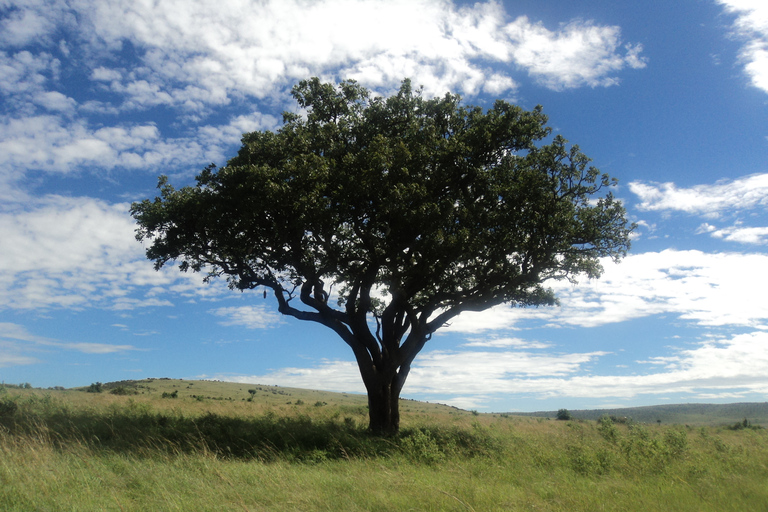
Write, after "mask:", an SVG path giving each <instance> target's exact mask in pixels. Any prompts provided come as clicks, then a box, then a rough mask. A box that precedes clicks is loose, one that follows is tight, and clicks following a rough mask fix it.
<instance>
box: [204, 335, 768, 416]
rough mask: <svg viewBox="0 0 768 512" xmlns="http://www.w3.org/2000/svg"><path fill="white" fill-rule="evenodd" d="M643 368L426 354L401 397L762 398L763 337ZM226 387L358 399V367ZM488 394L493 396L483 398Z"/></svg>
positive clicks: (576, 356) (474, 401) (258, 378)
mask: <svg viewBox="0 0 768 512" xmlns="http://www.w3.org/2000/svg"><path fill="white" fill-rule="evenodd" d="M672 350H673V351H674V353H673V355H672V356H669V357H659V358H656V359H654V360H653V361H650V362H652V363H654V364H653V365H650V367H649V370H648V371H647V372H646V373H643V374H641V375H638V374H633V375H591V374H590V373H589V371H588V370H587V369H586V366H587V365H588V364H589V363H593V362H596V361H597V360H598V359H600V358H602V357H605V356H607V355H608V353H607V352H590V353H573V354H568V353H554V352H552V353H533V352H529V351H501V352H499V351H493V352H487V351H460V352H453V351H425V352H423V353H422V354H420V355H419V356H418V357H417V358H416V360H415V361H414V364H413V367H412V370H411V373H410V375H409V378H408V381H407V382H406V385H405V388H404V390H403V394H404V396H420V397H428V398H427V399H429V400H434V401H438V402H441V403H448V404H451V405H456V406H458V407H469V408H483V407H484V406H485V404H486V403H488V402H490V401H492V400H493V399H494V397H495V398H498V397H499V396H501V395H505V394H515V395H517V396H528V397H535V398H537V399H544V398H553V397H559V398H566V397H567V398H597V399H626V398H633V397H637V396H641V395H656V396H658V395H665V396H669V395H680V396H682V397H683V398H682V399H685V397H688V398H690V399H713V398H722V396H723V395H724V394H725V395H727V396H728V397H730V398H742V397H744V396H745V395H747V394H749V393H765V392H767V391H768V384H766V381H765V368H766V367H767V366H768V333H767V332H765V331H756V332H752V333H745V334H739V335H735V336H733V337H732V338H730V339H712V340H707V341H704V342H701V343H699V344H697V345H695V346H694V347H693V348H685V349H680V348H678V349H672ZM213 378H216V379H219V380H226V381H231V382H242V383H262V384H277V385H280V386H287V387H301V388H307V389H327V390H333V391H348V392H360V393H363V392H365V389H364V386H363V384H362V381H361V378H360V374H359V371H358V369H357V365H356V364H355V363H354V362H350V361H339V360H323V361H322V362H320V364H317V365H315V366H313V367H310V368H282V369H278V370H273V371H271V372H269V373H265V374H261V375H250V376H233V375H217V376H215V377H213ZM490 390H492V391H490Z"/></svg>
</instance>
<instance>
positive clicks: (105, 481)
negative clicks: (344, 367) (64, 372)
mask: <svg viewBox="0 0 768 512" xmlns="http://www.w3.org/2000/svg"><path fill="white" fill-rule="evenodd" d="M101 389H102V392H100V393H87V392H85V390H36V389H7V388H0V510H4V511H92V510H114V511H129V510H130V511H134V510H136V511H138V510H142V511H143V510H162V511H164V510H183V511H208V510H210V511H214V510H216V511H219V510H239V511H272V510H276V511H294V510H295V511H312V510H329V511H331V510H332V511H347V510H349V511H352V510H360V511H362V510H365V511H379V510H381V511H384V510H387V511H391V510H419V511H421V510H455V511H472V510H474V511H481V510H483V511H486V510H513V511H514V510H547V511H561V510H562V511H565V510H569V511H574V510H575V511H600V510H606V511H612V510H617V511H618V510H621V511H626V510H644V511H656V510H657V511H730V510H734V511H735V510H740V511H741V510H755V511H762V510H768V431H766V430H764V429H760V428H754V427H755V426H754V425H752V426H751V427H748V428H740V429H737V430H734V429H733V425H730V428H729V426H695V427H694V426H691V425H688V426H686V425H671V424H666V423H664V424H661V425H659V424H658V423H655V422H654V423H651V424H641V423H636V422H633V421H627V422H617V421H613V420H611V419H610V418H609V417H603V418H601V419H600V420H598V421H593V420H573V421H555V420H547V419H545V418H533V417H520V416H513V415H506V414H504V415H498V414H497V415H492V414H477V413H472V412H468V411H461V410H458V409H454V408H450V407H446V406H441V405H438V404H427V403H421V402H412V401H403V403H402V409H403V428H402V432H401V434H400V435H398V436H396V437H392V438H385V439H382V438H377V437H372V436H369V435H368V434H367V433H366V431H365V426H366V422H367V411H366V407H365V403H366V399H365V397H363V396H359V395H347V394H334V393H325V392H319V391H310V390H299V389H291V388H278V387H272V386H258V385H246V384H233V383H221V382H204V381H180V380H169V379H156V380H145V381H130V382H122V383H110V384H105V385H103V386H101Z"/></svg>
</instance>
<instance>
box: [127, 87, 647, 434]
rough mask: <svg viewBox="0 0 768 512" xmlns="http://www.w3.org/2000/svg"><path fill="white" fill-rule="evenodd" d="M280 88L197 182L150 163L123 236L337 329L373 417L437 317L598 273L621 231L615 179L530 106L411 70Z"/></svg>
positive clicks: (394, 403)
mask: <svg viewBox="0 0 768 512" xmlns="http://www.w3.org/2000/svg"><path fill="white" fill-rule="evenodd" d="M293 97H294V98H295V100H296V101H297V103H298V106H299V107H300V109H302V115H299V114H295V113H284V114H283V121H284V123H283V126H282V127H281V128H280V129H279V130H277V131H274V132H273V131H257V132H253V133H247V134H245V135H244V136H243V139H242V147H241V149H240V150H239V152H238V154H237V156H235V157H234V158H232V159H231V160H229V161H228V163H227V165H226V166H224V167H221V168H217V167H216V166H215V165H210V166H208V167H207V168H205V169H204V170H203V171H202V172H201V173H200V174H199V175H198V176H197V178H196V182H197V183H196V185H195V186H193V187H191V186H188V187H184V188H181V189H178V190H177V189H175V188H174V187H173V186H172V185H170V184H169V182H168V179H167V178H166V177H163V176H161V177H160V181H159V185H158V188H159V189H160V195H159V197H157V198H155V199H154V200H148V199H147V200H144V201H142V202H139V203H134V204H133V205H132V208H131V213H132V215H133V216H134V218H135V219H136V221H137V223H138V228H137V238H138V239H139V240H141V241H144V242H147V243H148V248H147V257H148V258H149V259H150V260H153V261H154V262H155V267H156V268H157V269H160V268H161V267H162V266H163V265H165V264H166V263H168V262H170V261H177V262H179V267H180V269H181V270H182V271H194V272H204V273H205V274H206V276H205V279H204V280H206V281H207V280H210V279H212V278H216V277H220V276H224V277H226V279H227V280H228V283H229V286H230V287H231V288H233V289H239V290H250V289H259V290H261V289H264V290H271V292H272V293H273V294H274V297H275V299H276V301H277V308H278V311H279V312H280V313H282V314H284V315H288V316H291V317H294V318H296V319H298V320H303V321H309V322H317V323H319V324H322V325H324V326H326V327H328V328H330V329H331V330H333V331H334V332H335V333H336V334H338V335H339V336H340V337H341V339H342V340H343V341H344V342H345V343H346V344H347V345H349V347H350V348H351V349H352V352H353V353H354V356H355V359H356V361H357V364H358V367H359V369H360V373H361V376H362V379H363V382H364V383H365V387H366V389H367V392H368V403H369V412H370V429H371V430H372V431H374V432H377V433H392V432H396V431H397V429H398V427H399V423H400V415H399V409H398V400H399V396H400V391H401V390H402V388H403V384H404V383H405V380H406V378H407V376H408V372H409V371H410V369H411V364H412V362H413V360H414V358H415V357H416V355H417V354H418V353H419V351H421V350H422V348H423V347H424V345H425V343H427V342H428V341H429V340H430V339H431V337H432V335H433V333H434V332H435V331H437V330H438V329H439V328H440V327H441V326H444V325H446V324H447V323H448V322H449V321H450V320H451V319H453V318H455V317H456V316H457V315H459V314H460V313H463V312H465V311H483V310H485V309H488V308H491V307H494V306H497V305H500V304H510V305H511V306H515V307H517V306H539V305H553V304H555V303H556V298H555V296H554V293H553V291H552V290H551V289H550V288H547V287H546V286H545V284H546V283H545V281H547V280H552V279H570V280H574V279H575V278H576V277H577V276H579V275H583V276H587V277H589V278H596V277H598V276H599V275H600V274H601V272H602V267H601V264H600V258H604V257H610V258H613V259H614V260H619V259H620V258H621V257H622V256H624V255H625V254H626V251H627V249H628V248H629V235H630V232H631V229H632V226H630V225H628V223H627V220H626V218H625V210H624V208H623V206H622V205H621V203H620V201H618V200H616V199H615V198H614V197H613V195H612V194H611V192H610V188H611V186H612V185H614V184H615V180H613V179H612V178H610V177H609V176H607V175H605V174H601V173H600V172H599V171H598V170H597V169H595V168H594V167H591V166H590V165H589V163H590V160H589V159H588V158H587V157H586V156H585V155H583V154H582V153H581V152H580V150H579V148H578V147H577V146H572V147H570V148H568V147H567V141H566V140H565V139H564V138H562V137H560V136H556V137H554V138H553V139H552V140H551V142H550V143H549V144H545V143H544V139H547V138H548V137H549V135H550V132H551V130H550V128H548V127H547V126H546V122H547V117H546V116H545V115H544V114H543V112H542V108H541V107H536V108H535V109H534V110H533V111H525V110H523V109H521V108H520V107H518V106H515V105H511V104H509V103H507V102H505V101H500V100H499V101H496V102H495V104H494V105H493V106H492V107H491V108H489V109H487V110H484V109H482V108H480V107H476V106H466V105H463V104H462V102H461V99H460V97H459V96H456V95H452V94H446V95H445V96H444V97H442V98H434V99H425V98H424V97H422V94H421V91H420V90H414V89H413V88H412V86H411V83H410V81H409V80H404V81H403V83H402V85H401V87H400V89H399V91H398V92H397V93H396V94H394V95H393V96H391V97H388V98H384V97H374V96H373V95H371V94H370V93H369V92H368V91H367V90H366V89H365V88H363V87H361V86H360V85H358V84H357V83H356V82H354V81H344V82H341V84H339V85H333V84H328V83H322V82H321V81H320V80H318V79H317V78H313V79H311V80H306V81H302V82H300V83H299V84H298V85H296V86H295V87H294V88H293ZM598 196H599V197H598ZM265 293H266V291H265ZM332 298H333V300H332Z"/></svg>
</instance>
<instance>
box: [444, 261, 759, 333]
mask: <svg viewBox="0 0 768 512" xmlns="http://www.w3.org/2000/svg"><path fill="white" fill-rule="evenodd" d="M603 265H604V267H605V273H604V275H603V276H602V277H601V278H600V279H598V280H594V281H587V282H582V283H579V284H578V285H576V286H571V285H569V284H567V283H563V282H554V283H551V285H552V286H553V288H554V289H555V291H556V293H557V295H558V297H559V298H560V300H561V306H560V307H544V308H526V309H513V308H510V307H509V306H498V307H496V308H492V309H489V310H486V311H483V312H479V313H463V314H462V315H460V316H459V317H458V318H456V319H454V320H453V321H452V323H451V325H450V326H448V327H446V328H444V332H465V333H480V332H489V331H494V330H497V331H498V330H503V329H515V328H518V329H519V328H523V327H526V326H529V325H531V324H530V323H528V322H530V321H535V322H537V324H545V325H550V326H573V327H594V326H599V325H605V324H610V323H617V322H622V321H625V320H630V319H634V318H643V317H648V316H651V315H660V314H672V315H676V316H678V317H679V318H681V319H685V320H690V321H691V322H694V323H696V324H698V325H706V326H751V327H758V326H761V325H764V324H765V323H767V322H768V304H766V302H765V301H764V300H762V290H765V289H768V274H766V273H764V272H756V271H755V269H761V268H768V255H766V254H740V253H717V254H708V253H704V252H701V251H676V250H671V249H669V250H665V251H662V252H648V253H641V254H631V255H629V256H627V257H626V258H625V259H624V260H623V261H622V262H621V263H620V264H618V265H616V264H613V263H611V262H610V261H605V262H604V263H603ZM438 332H440V331H438Z"/></svg>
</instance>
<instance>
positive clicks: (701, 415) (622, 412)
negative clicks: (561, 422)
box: [510, 402, 768, 426]
mask: <svg viewBox="0 0 768 512" xmlns="http://www.w3.org/2000/svg"><path fill="white" fill-rule="evenodd" d="M568 412H570V413H571V416H572V417H573V418H576V419H582V420H597V419H598V418H600V416H603V415H608V416H616V417H618V418H632V419H633V420H634V421H638V422H641V423H656V422H658V421H659V420H660V421H661V423H663V424H680V425H692V426H693V425H701V426H703V425H732V424H733V423H736V422H737V421H742V420H743V419H744V418H747V419H748V420H749V421H750V423H752V424H754V425H763V426H766V425H768V402H752V403H737V404H677V405H651V406H646V407H627V408H622V409H595V410H571V409H569V410H568ZM510 415H514V416H537V417H544V418H554V417H555V416H556V415H557V412H556V411H539V412H531V413H510Z"/></svg>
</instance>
